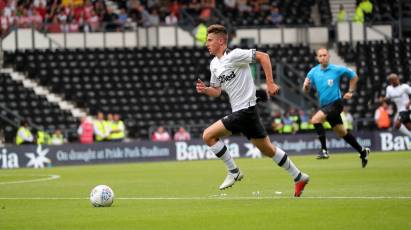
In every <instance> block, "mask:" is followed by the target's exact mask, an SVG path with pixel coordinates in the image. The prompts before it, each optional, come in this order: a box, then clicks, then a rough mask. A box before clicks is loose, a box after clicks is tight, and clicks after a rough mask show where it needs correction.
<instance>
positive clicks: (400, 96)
mask: <svg viewBox="0 0 411 230" xmlns="http://www.w3.org/2000/svg"><path fill="white" fill-rule="evenodd" d="M409 95H411V87H410V86H409V85H407V84H401V85H398V86H397V87H393V86H392V85H389V86H388V87H387V92H386V94H385V97H386V98H388V99H390V100H391V101H393V102H394V103H395V105H396V106H397V113H398V112H401V111H404V110H406V106H407V104H408V103H409V102H410V97H409Z"/></svg>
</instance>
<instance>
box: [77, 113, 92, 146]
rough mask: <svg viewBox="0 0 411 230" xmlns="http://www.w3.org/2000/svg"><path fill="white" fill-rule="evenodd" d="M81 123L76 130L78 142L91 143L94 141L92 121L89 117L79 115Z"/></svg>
mask: <svg viewBox="0 0 411 230" xmlns="http://www.w3.org/2000/svg"><path fill="white" fill-rule="evenodd" d="M80 121H81V124H80V126H79V128H78V130H77V133H78V135H79V139H80V143H82V144H92V143H93V142H94V138H93V134H94V128H93V122H92V121H91V120H90V118H87V117H81V118H80Z"/></svg>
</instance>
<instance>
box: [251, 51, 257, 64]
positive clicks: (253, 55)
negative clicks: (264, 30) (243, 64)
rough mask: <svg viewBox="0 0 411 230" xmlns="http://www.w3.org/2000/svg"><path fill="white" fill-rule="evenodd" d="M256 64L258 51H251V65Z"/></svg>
mask: <svg viewBox="0 0 411 230" xmlns="http://www.w3.org/2000/svg"><path fill="white" fill-rule="evenodd" d="M256 62H257V57H256V50H255V49H251V63H256Z"/></svg>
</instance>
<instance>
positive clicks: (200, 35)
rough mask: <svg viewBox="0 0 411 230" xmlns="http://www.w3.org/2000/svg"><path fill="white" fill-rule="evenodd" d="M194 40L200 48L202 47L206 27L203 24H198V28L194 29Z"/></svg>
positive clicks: (205, 37) (205, 38)
mask: <svg viewBox="0 0 411 230" xmlns="http://www.w3.org/2000/svg"><path fill="white" fill-rule="evenodd" d="M194 31H195V33H194V34H195V38H196V40H197V42H199V43H200V45H201V46H204V45H205V43H206V40H207V26H206V25H205V23H204V22H200V24H198V26H197V27H196V28H195V29H194Z"/></svg>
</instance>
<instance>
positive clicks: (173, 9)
mask: <svg viewBox="0 0 411 230" xmlns="http://www.w3.org/2000/svg"><path fill="white" fill-rule="evenodd" d="M180 10H181V4H180V3H179V1H178V0H173V1H171V3H170V4H169V5H168V12H170V14H172V15H174V16H176V17H177V19H178V18H179V17H180Z"/></svg>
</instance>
